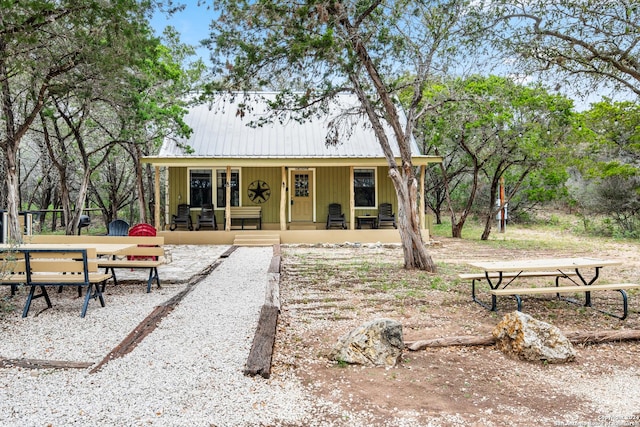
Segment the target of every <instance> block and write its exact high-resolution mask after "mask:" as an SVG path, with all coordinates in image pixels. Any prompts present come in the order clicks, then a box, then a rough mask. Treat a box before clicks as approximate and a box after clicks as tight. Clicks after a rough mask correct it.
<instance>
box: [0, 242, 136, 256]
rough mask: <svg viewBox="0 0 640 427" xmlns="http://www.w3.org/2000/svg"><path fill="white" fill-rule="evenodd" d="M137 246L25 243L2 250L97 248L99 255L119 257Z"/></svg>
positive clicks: (7, 246)
mask: <svg viewBox="0 0 640 427" xmlns="http://www.w3.org/2000/svg"><path fill="white" fill-rule="evenodd" d="M133 246H137V245H136V244H133V243H23V244H20V245H10V244H7V243H3V244H0V249H16V250H18V249H85V248H95V250H96V253H97V254H98V255H118V254H119V253H121V252H123V251H124V250H126V249H128V248H131V247H133Z"/></svg>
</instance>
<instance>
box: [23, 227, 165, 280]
mask: <svg viewBox="0 0 640 427" xmlns="http://www.w3.org/2000/svg"><path fill="white" fill-rule="evenodd" d="M29 241H30V243H32V244H78V245H82V244H86V245H96V247H100V246H102V245H109V244H112V245H120V249H119V250H118V251H117V252H115V253H110V254H108V256H106V257H102V258H98V260H97V262H98V268H104V269H105V272H108V271H110V272H111V275H112V276H113V281H114V284H115V285H117V284H118V279H117V277H116V272H115V269H116V268H118V269H122V268H129V269H131V268H133V269H139V268H142V269H149V277H148V279H147V292H151V284H152V283H153V282H154V281H155V282H156V283H157V286H158V288H159V287H160V275H159V273H158V267H159V266H161V265H162V264H164V263H165V260H164V247H163V245H164V237H163V236H88V235H85V236H65V235H34V236H31V239H30V240H29Z"/></svg>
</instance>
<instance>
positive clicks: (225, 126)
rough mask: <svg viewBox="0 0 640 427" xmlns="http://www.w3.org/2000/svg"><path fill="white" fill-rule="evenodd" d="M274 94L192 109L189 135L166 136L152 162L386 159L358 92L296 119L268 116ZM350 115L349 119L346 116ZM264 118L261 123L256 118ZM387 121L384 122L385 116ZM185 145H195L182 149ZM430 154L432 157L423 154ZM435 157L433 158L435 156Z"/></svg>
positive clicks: (387, 128) (414, 146)
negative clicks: (335, 132) (333, 140)
mask: <svg viewBox="0 0 640 427" xmlns="http://www.w3.org/2000/svg"><path fill="white" fill-rule="evenodd" d="M275 96H276V94H275V93H262V92H260V93H254V94H251V96H249V97H245V96H243V95H241V94H236V96H235V99H233V100H230V99H229V98H221V99H219V100H217V101H216V102H215V103H212V104H205V105H197V106H194V107H191V108H190V109H189V112H188V114H187V115H186V117H185V122H186V123H187V124H188V125H189V126H190V127H191V128H192V129H193V133H192V134H191V136H190V137H189V138H187V139H182V140H178V141H175V140H170V139H167V140H165V141H164V143H163V145H162V148H161V149H160V152H159V154H158V155H157V156H153V157H149V158H148V159H149V161H150V162H151V163H162V159H166V160H168V159H169V158H172V159H176V160H177V159H193V160H196V159H200V160H203V159H205V158H209V159H223V158H226V159H236V160H237V159H256V160H259V159H276V158H278V159H286V158H289V159H308V160H313V159H316V160H321V159H348V158H351V159H353V158H358V159H367V158H369V159H384V154H383V152H382V149H381V148H380V144H379V143H378V140H377V139H376V136H375V134H374V131H373V129H372V128H371V124H370V122H369V120H368V118H367V117H366V116H364V115H362V114H355V112H356V108H357V107H359V102H358V100H357V98H356V97H355V96H349V95H340V96H338V97H336V99H335V101H332V103H331V104H330V105H329V108H328V109H326V110H325V111H329V113H321V114H316V115H314V116H313V117H310V118H308V119H305V120H302V121H298V120H295V119H294V118H292V117H286V118H284V119H283V118H280V119H278V118H276V119H273V120H268V121H266V122H264V121H265V119H267V118H268V117H269V112H270V111H271V110H270V109H269V107H268V106H267V103H266V102H265V99H266V100H273V99H274V98H275ZM337 117H341V118H342V120H343V121H342V122H341V126H340V127H339V129H341V132H340V136H339V141H340V142H339V143H338V144H337V145H327V143H326V141H327V135H328V132H329V129H330V123H331V121H332V120H334V119H336V118H337ZM345 117H348V119H345ZM260 121H263V122H264V123H262V124H261V125H259V126H257V125H256V123H258V122H260ZM383 122H384V121H383ZM384 123H385V132H386V133H387V136H388V138H389V142H390V144H391V147H392V149H393V152H394V154H395V156H396V157H399V151H398V148H397V144H396V142H395V136H394V135H393V133H392V131H391V128H390V126H388V124H386V122H384ZM181 145H187V146H189V147H190V148H191V150H193V151H192V152H187V151H186V150H185V149H183V148H181ZM411 151H412V153H413V154H414V155H415V156H417V157H420V150H419V149H418V145H417V144H416V142H415V140H414V139H413V138H411ZM424 157H430V158H431V156H424ZM431 161H434V160H433V159H431Z"/></svg>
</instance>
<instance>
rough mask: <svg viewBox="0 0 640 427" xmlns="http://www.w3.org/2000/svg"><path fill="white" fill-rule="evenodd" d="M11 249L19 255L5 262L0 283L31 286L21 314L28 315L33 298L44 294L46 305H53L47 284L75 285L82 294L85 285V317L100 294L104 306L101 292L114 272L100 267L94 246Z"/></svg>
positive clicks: (99, 297)
mask: <svg viewBox="0 0 640 427" xmlns="http://www.w3.org/2000/svg"><path fill="white" fill-rule="evenodd" d="M4 253H5V254H6V253H7V252H6V251H5V252H4ZM12 253H13V254H14V256H15V258H16V259H15V260H14V261H12V262H7V263H5V264H4V267H5V269H4V271H3V274H2V276H1V277H0V284H3V285H11V286H12V293H13V290H14V289H15V288H14V287H15V286H16V285H17V284H25V285H26V286H28V287H29V293H28V295H27V300H26V302H25V305H24V309H23V311H22V317H27V315H28V313H29V309H30V307H31V302H32V301H33V300H34V299H37V298H41V297H42V298H44V300H45V301H46V303H47V307H48V308H52V305H51V300H50V298H49V294H48V293H47V290H46V287H47V286H55V287H58V288H60V287H63V286H75V287H77V288H78V293H79V294H82V288H84V287H86V292H85V298H84V303H83V305H82V310H81V312H80V317H85V315H86V313H87V308H88V306H89V300H90V299H91V298H93V299H95V298H98V299H99V301H100V305H101V306H102V307H104V306H105V303H104V298H103V296H102V292H103V290H104V285H105V283H106V281H107V280H109V278H111V275H110V274H108V273H100V272H99V271H98V264H97V262H96V257H97V255H96V251H95V249H92V248H88V249H19V250H17V251H15V252H12ZM6 259H7V257H6V256H5V255H4V254H3V260H6ZM36 288H39V289H40V293H39V294H36V293H35V291H36Z"/></svg>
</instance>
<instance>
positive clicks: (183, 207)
mask: <svg viewBox="0 0 640 427" xmlns="http://www.w3.org/2000/svg"><path fill="white" fill-rule="evenodd" d="M179 225H185V226H186V227H187V228H188V229H189V230H193V221H192V220H191V207H190V206H189V205H187V204H186V203H181V204H179V205H178V213H176V214H175V215H171V225H170V226H169V230H171V231H173V230H175V229H176V228H178V226H179Z"/></svg>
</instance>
